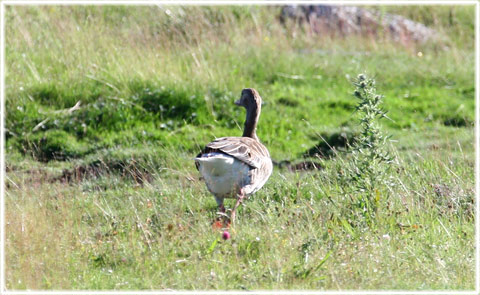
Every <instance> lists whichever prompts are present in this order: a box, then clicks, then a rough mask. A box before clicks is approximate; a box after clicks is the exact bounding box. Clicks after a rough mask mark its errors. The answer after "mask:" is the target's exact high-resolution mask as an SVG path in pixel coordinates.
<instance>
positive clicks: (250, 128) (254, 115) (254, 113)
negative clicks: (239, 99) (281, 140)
mask: <svg viewBox="0 0 480 295" xmlns="http://www.w3.org/2000/svg"><path fill="white" fill-rule="evenodd" d="M260 111H261V107H260V106H259V105H255V106H252V107H251V108H247V118H246V119H245V127H244V129H243V135H242V136H243V137H251V138H253V139H255V140H257V141H258V137H257V123H258V119H259V118H260Z"/></svg>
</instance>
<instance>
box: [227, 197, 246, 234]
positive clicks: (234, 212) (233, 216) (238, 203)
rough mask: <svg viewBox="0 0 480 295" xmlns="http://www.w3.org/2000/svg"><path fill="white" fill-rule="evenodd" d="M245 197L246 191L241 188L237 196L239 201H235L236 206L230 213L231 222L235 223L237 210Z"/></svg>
mask: <svg viewBox="0 0 480 295" xmlns="http://www.w3.org/2000/svg"><path fill="white" fill-rule="evenodd" d="M244 198H245V193H244V191H243V189H241V190H240V193H239V194H238V196H237V202H236V203H235V206H234V207H233V210H232V213H231V214H230V222H231V223H232V225H235V215H236V211H237V208H238V206H240V204H241V203H242V201H243V199H244Z"/></svg>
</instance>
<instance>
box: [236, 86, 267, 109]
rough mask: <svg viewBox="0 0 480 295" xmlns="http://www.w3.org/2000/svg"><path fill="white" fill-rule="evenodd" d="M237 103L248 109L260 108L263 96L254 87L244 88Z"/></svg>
mask: <svg viewBox="0 0 480 295" xmlns="http://www.w3.org/2000/svg"><path fill="white" fill-rule="evenodd" d="M235 104H236V105H238V106H242V107H244V108H246V109H247V110H251V109H260V107H261V105H262V98H261V97H260V94H258V91H257V90H255V89H253V88H245V89H243V90H242V95H241V96H240V99H239V100H237V101H235Z"/></svg>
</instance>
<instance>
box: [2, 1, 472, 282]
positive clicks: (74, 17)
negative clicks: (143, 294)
mask: <svg viewBox="0 0 480 295" xmlns="http://www.w3.org/2000/svg"><path fill="white" fill-rule="evenodd" d="M378 9H380V10H382V11H385V12H393V13H397V14H401V15H404V16H407V17H409V18H411V19H413V20H415V21H419V22H423V23H425V24H426V25H428V26H430V27H432V28H433V29H435V30H437V31H438V32H439V33H440V34H442V36H444V37H445V38H443V39H442V40H438V41H432V42H429V43H427V44H411V45H410V46H401V45H399V44H397V43H395V42H393V41H389V40H388V39H385V38H377V39H372V38H362V37H355V36H349V37H347V38H342V37H339V36H318V35H313V34H311V33H310V32H309V30H308V29H306V28H304V27H302V26H298V25H295V24H293V23H290V24H287V26H283V25H282V24H281V23H280V22H279V21H278V18H277V16H278V14H279V12H280V8H279V7H274V6H231V7H229V6H216V7H197V6H192V7H179V6H172V7H163V6H144V7H135V6H96V7H93V6H44V7H35V6H9V7H7V10H6V12H5V23H6V28H5V33H6V48H5V53H6V88H5V91H6V101H5V107H6V111H5V115H6V119H5V126H6V130H5V137H6V169H7V172H6V183H5V186H6V192H5V198H4V199H5V206H6V216H5V224H6V245H5V246H6V283H7V288H8V289H54V290H59V289H77V290H78V289H102V290H104V289H119V290H120V289H121V290H130V289H142V290H143V289H147V290H149V289H155V290H164V289H178V290H184V289H188V290H190V289H193V290H204V289H220V290H223V289H243V290H254V289H332V290H339V289H341V290H345V289H362V290H364V289H402V290H404V289H408V290H468V289H474V278H475V276H474V268H475V267H474V265H475V253H474V250H475V245H474V236H475V226H474V220H475V214H474V211H475V210H474V208H475V203H474V199H475V197H474V196H475V191H474V187H475V180H474V166H475V158H474V127H473V125H474V121H475V112H474V107H475V99H474V95H475V88H474V75H475V69H474V60H475V54H474V19H475V13H474V12H475V10H474V6H428V7H427V6H425V7H418V6H399V7H394V6H384V7H378ZM359 73H367V74H368V75H369V76H371V77H374V78H375V80H376V83H377V88H378V92H379V93H381V94H383V95H384V96H385V97H384V104H383V108H384V109H386V110H387V111H388V117H389V118H390V119H383V120H381V123H382V126H383V132H384V133H385V134H389V135H391V136H392V137H391V139H390V141H389V142H388V145H387V148H388V150H389V151H390V152H391V154H392V155H394V161H393V163H392V164H390V165H391V166H390V169H389V170H388V173H387V174H385V175H382V177H384V178H385V179H388V185H386V184H384V183H382V184H379V185H378V186H377V187H375V198H376V204H377V210H376V212H375V214H374V215H372V216H371V217H372V219H371V220H369V221H368V222H366V221H365V216H364V215H365V214H364V212H362V210H361V209H359V208H358V207H355V199H356V196H357V195H356V193H355V192H353V191H351V190H349V188H350V186H351V183H348V182H345V181H344V180H345V179H344V177H343V176H342V175H343V174H344V173H346V172H348V171H349V169H352V155H351V154H349V153H346V152H345V149H344V142H345V140H344V138H345V137H347V138H348V139H349V140H350V141H353V140H354V139H355V136H356V135H357V134H358V132H359V124H358V114H356V113H355V112H354V110H355V106H356V104H357V103H358V101H357V100H356V98H355V97H354V96H353V91H354V89H355V87H354V86H353V85H352V81H353V79H354V78H355V77H356V76H357V75H358V74H359ZM247 87H253V88H256V89H257V90H258V91H259V93H260V95H261V96H262V98H263V100H264V102H265V105H264V106H263V108H262V116H261V119H260V123H259V128H258V136H259V138H260V139H261V141H262V142H263V143H264V144H265V145H266V146H267V147H268V149H269V150H270V154H271V156H272V159H273V160H274V162H275V163H278V164H279V165H276V166H275V167H274V172H273V174H272V177H271V179H270V180H269V181H268V182H267V184H266V185H265V187H264V188H263V189H262V190H260V191H259V192H257V193H256V194H255V195H253V196H252V197H251V198H250V199H249V200H248V201H246V202H245V203H244V205H243V206H242V207H240V209H239V212H238V215H237V219H238V220H237V225H236V227H235V229H234V230H232V239H230V240H227V241H223V240H222V239H221V232H219V231H218V230H214V229H212V226H211V223H212V220H214V218H215V212H216V203H215V200H214V198H213V197H212V196H211V195H210V194H209V193H208V191H207V190H206V187H205V184H204V183H203V181H201V180H200V179H199V173H198V171H197V170H196V169H195V165H194V162H193V158H194V157H195V155H196V154H197V153H198V152H199V151H200V149H201V148H202V147H203V146H204V145H205V144H206V143H208V142H210V141H211V140H212V139H214V138H215V137H222V136H239V135H241V129H242V126H243V120H244V116H245V114H244V110H243V109H240V108H238V107H236V106H235V105H234V104H233V101H234V100H236V99H238V98H239V96H240V92H241V90H242V89H243V88H247ZM329 145H330V146H335V147H336V148H337V150H338V152H336V153H335V152H332V151H331V150H329V149H328V146H329ZM318 150H320V151H323V152H325V156H324V157H315V156H314V152H312V151H318ZM304 161H315V162H316V163H317V164H318V165H319V166H321V169H318V170H305V171H303V170H302V171H295V169H293V168H294V167H295V165H296V164H298V163H302V162H304ZM232 206H233V202H227V207H230V208H231V207H232Z"/></svg>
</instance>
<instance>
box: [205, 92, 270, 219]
mask: <svg viewBox="0 0 480 295" xmlns="http://www.w3.org/2000/svg"><path fill="white" fill-rule="evenodd" d="M235 104H236V105H238V106H242V107H244V108H245V109H246V110H247V116H246V119H245V126H244V129H243V135H242V136H241V137H221V138H218V139H215V140H214V141H212V142H210V143H209V144H207V145H206V146H205V148H204V149H203V150H202V152H201V153H200V154H198V155H197V157H196V158H195V165H196V167H197V169H198V170H199V171H200V174H201V175H202V176H203V179H204V180H205V183H206V185H207V189H208V190H209V191H210V193H212V194H213V196H214V197H215V200H216V201H217V205H218V209H219V211H220V212H221V213H223V215H225V206H224V205H223V201H224V199H225V198H236V199H237V201H236V203H235V206H234V207H233V209H232V212H231V214H230V223H231V224H234V223H235V212H236V210H237V208H238V206H240V204H241V203H242V201H243V200H244V198H246V197H247V196H249V195H251V194H253V193H255V192H256V191H258V190H259V189H260V188H262V186H263V185H264V184H265V183H266V182H267V180H268V178H269V177H270V175H271V174H272V169H273V165H272V160H271V159H270V154H269V152H268V150H267V148H266V147H265V146H264V145H263V144H262V143H261V142H260V140H259V139H258V136H257V133H256V129H257V123H258V119H259V118H260V112H261V106H262V98H261V97H260V95H259V94H258V92H257V90H255V89H253V88H246V89H243V90H242V94H241V96H240V99H239V100H237V101H235ZM227 225H228V224H227Z"/></svg>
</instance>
